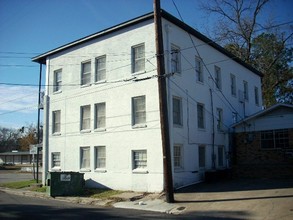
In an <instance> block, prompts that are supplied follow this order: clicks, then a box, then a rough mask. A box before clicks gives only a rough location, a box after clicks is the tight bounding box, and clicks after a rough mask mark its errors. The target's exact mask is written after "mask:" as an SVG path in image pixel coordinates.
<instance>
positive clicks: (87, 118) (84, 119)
mask: <svg viewBox="0 0 293 220" xmlns="http://www.w3.org/2000/svg"><path fill="white" fill-rule="evenodd" d="M80 111H81V121H80V129H81V130H88V129H90V128H91V106H90V105H85V106H81V108H80Z"/></svg>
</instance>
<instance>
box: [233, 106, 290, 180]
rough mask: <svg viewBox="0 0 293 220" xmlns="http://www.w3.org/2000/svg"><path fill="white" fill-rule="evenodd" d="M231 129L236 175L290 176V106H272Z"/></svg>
mask: <svg viewBox="0 0 293 220" xmlns="http://www.w3.org/2000/svg"><path fill="white" fill-rule="evenodd" d="M233 128H234V132H235V133H234V144H235V148H234V156H235V164H234V168H235V172H236V174H237V175H239V176H242V177H263V178H271V177H273V178H281V177H293V105H286V104H277V105H274V106H272V107H270V108H268V109H265V110H263V111H260V112H258V113H256V114H254V115H252V116H250V117H248V118H246V119H244V120H243V121H241V122H239V123H237V124H235V125H233Z"/></svg>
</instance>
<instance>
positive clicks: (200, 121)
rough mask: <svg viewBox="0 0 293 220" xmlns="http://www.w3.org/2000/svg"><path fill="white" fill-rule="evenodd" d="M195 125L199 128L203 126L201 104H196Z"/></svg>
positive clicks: (202, 107)
mask: <svg viewBox="0 0 293 220" xmlns="http://www.w3.org/2000/svg"><path fill="white" fill-rule="evenodd" d="M197 127H198V128H201V129H204V128H205V121H204V105H203V104H197Z"/></svg>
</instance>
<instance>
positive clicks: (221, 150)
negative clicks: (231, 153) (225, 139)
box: [218, 145, 224, 167]
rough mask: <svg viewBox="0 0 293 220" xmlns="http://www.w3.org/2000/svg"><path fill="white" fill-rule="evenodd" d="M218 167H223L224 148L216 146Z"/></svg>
mask: <svg viewBox="0 0 293 220" xmlns="http://www.w3.org/2000/svg"><path fill="white" fill-rule="evenodd" d="M218 166H219V167H223V166H224V146H221V145H220V146H218Z"/></svg>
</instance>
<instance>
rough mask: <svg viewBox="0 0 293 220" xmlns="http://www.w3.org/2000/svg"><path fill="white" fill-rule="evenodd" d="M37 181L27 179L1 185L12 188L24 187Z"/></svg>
mask: <svg viewBox="0 0 293 220" xmlns="http://www.w3.org/2000/svg"><path fill="white" fill-rule="evenodd" d="M34 183H36V180H27V181H19V182H10V183H1V184H0V186H1V187H6V188H11V189H22V188H26V187H29V186H30V185H32V184H34Z"/></svg>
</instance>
